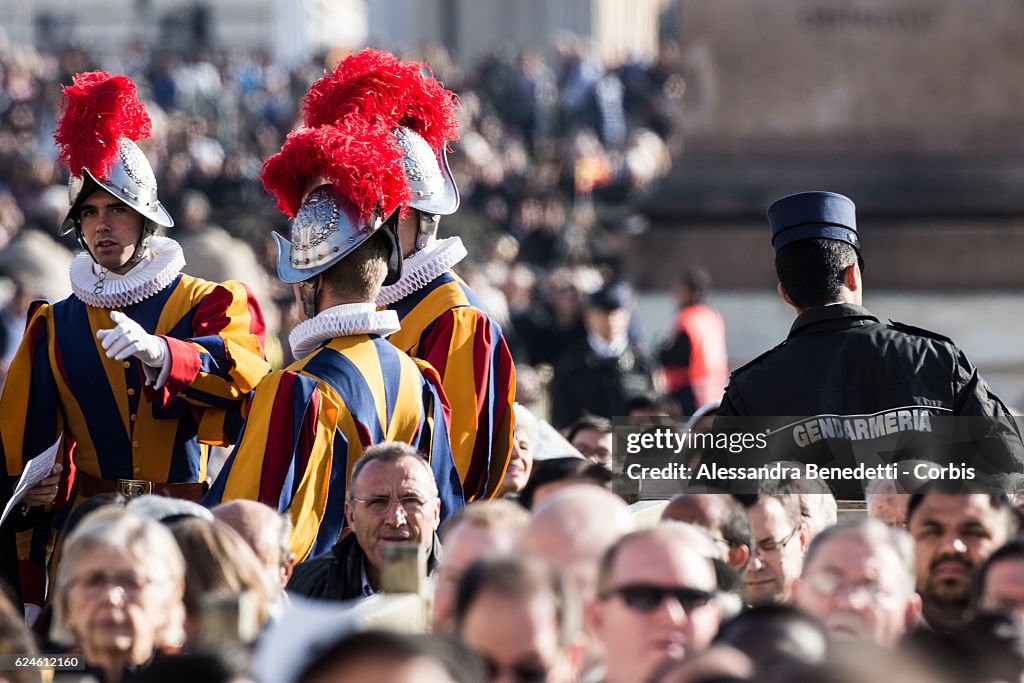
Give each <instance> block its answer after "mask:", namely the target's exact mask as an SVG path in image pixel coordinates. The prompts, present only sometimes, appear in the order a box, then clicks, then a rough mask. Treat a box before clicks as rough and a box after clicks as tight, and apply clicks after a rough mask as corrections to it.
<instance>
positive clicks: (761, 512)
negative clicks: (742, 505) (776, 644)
mask: <svg viewBox="0 0 1024 683" xmlns="http://www.w3.org/2000/svg"><path fill="white" fill-rule="evenodd" d="M747 515H748V516H749V517H750V525H751V526H752V527H753V529H754V543H755V546H754V548H755V549H754V556H753V558H752V559H751V561H750V564H749V565H747V572H746V573H745V574H744V575H743V581H744V583H746V585H747V598H748V599H749V600H750V603H751V604H753V605H758V604H765V603H775V602H788V601H789V599H790V597H791V593H792V588H793V582H794V581H796V579H797V577H799V576H800V572H801V570H802V569H803V565H804V553H805V552H806V551H807V544H808V538H807V528H806V526H804V524H803V521H802V519H801V517H800V497H799V495H798V494H796V493H780V494H775V495H762V496H760V497H759V498H758V499H757V501H756V502H755V503H754V504H753V505H751V506H750V507H749V508H747Z"/></svg>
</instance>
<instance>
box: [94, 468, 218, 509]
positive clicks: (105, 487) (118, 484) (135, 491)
mask: <svg viewBox="0 0 1024 683" xmlns="http://www.w3.org/2000/svg"><path fill="white" fill-rule="evenodd" d="M75 488H76V489H77V490H78V493H79V495H82V496H85V497H87V498H88V497H90V496H98V495H100V494H103V493H120V494H122V495H124V496H126V497H128V498H135V497H136V496H142V495H145V494H147V493H155V494H156V495H158V496H166V497H168V498H181V499H183V500H191V501H192V502H194V503H198V502H199V501H200V500H202V498H203V496H204V495H205V494H206V491H207V489H209V488H210V487H209V485H208V484H207V483H206V482H197V483H193V484H160V483H156V482H152V481H147V480H145V479H114V480H111V479H100V478H99V477H94V476H92V475H91V474H88V473H87V472H83V471H81V470H78V471H77V472H75Z"/></svg>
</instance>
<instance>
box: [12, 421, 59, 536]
mask: <svg viewBox="0 0 1024 683" xmlns="http://www.w3.org/2000/svg"><path fill="white" fill-rule="evenodd" d="M62 437H63V435H61V436H58V437H57V443H55V444H53V445H52V446H50V447H49V448H47V449H46V450H45V451H43V452H42V453H40V454H39V455H37V456H36V457H34V458H32V459H31V460H29V461H28V462H27V463H26V464H25V470H24V471H23V472H22V473H21V479H19V480H18V483H17V484H16V485H15V487H14V494H13V495H12V496H11V499H10V500H9V501H7V506H6V507H5V508H4V514H3V516H2V517H0V524H3V523H4V521H5V520H6V519H7V515H9V514H11V510H13V509H14V508H15V506H16V505H17V504H18V503H19V502H21V499H22V498H24V497H25V494H26V493H28V490H29V489H30V488H32V487H33V486H35V485H36V484H38V483H39V482H41V481H42V480H43V479H46V477H47V476H48V475H49V474H50V470H52V469H53V466H54V464H55V463H56V462H57V451H58V450H59V449H60V440H61V438H62Z"/></svg>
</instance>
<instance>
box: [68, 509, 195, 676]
mask: <svg viewBox="0 0 1024 683" xmlns="http://www.w3.org/2000/svg"><path fill="white" fill-rule="evenodd" d="M184 592H185V561H184V559H183V558H182V554H181V551H179V550H178V546H177V544H176V543H175V542H174V537H173V536H172V535H171V533H170V532H169V531H168V530H167V529H166V528H165V527H163V526H162V525H160V524H159V523H157V522H154V521H151V520H148V519H143V518H141V517H137V516H135V515H132V514H130V513H128V512H125V511H124V510H123V509H116V508H110V509H102V510H98V511H97V512H95V513H92V514H90V515H88V516H87V517H86V518H85V519H84V520H82V522H81V524H80V525H79V526H78V527H77V528H76V529H75V531H74V532H73V533H72V534H71V535H70V536H68V537H67V539H66V540H65V541H64V546H63V549H62V551H61V559H60V563H59V564H58V566H57V575H56V580H55V582H54V591H53V595H54V599H53V609H54V623H53V627H52V632H51V636H52V638H53V640H55V641H56V642H59V643H62V644H66V645H70V646H72V647H74V648H75V649H76V650H78V651H80V652H81V654H82V656H83V657H84V659H85V664H86V667H87V669H88V670H89V671H90V672H92V673H93V674H94V675H95V676H96V677H98V678H99V679H100V680H101V681H103V683H121V681H122V680H124V679H125V678H127V677H129V676H130V675H131V674H133V673H134V672H136V671H138V670H139V669H140V668H142V667H145V666H146V665H147V664H148V663H149V662H150V661H151V660H152V658H153V657H154V655H156V654H157V653H161V652H173V651H176V650H177V649H179V648H180V647H181V645H182V644H183V642H184V640H185V630H184V625H185V605H184V602H183V596H184Z"/></svg>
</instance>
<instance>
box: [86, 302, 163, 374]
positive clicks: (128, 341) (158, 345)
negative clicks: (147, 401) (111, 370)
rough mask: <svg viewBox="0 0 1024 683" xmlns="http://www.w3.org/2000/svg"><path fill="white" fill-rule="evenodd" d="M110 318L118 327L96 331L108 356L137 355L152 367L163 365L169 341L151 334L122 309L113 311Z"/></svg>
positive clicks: (119, 357) (118, 358) (121, 357)
mask: <svg viewBox="0 0 1024 683" xmlns="http://www.w3.org/2000/svg"><path fill="white" fill-rule="evenodd" d="M110 319H111V320H113V321H114V322H115V323H116V324H117V327H115V328H114V329H112V330H100V331H99V332H97V333H96V337H97V338H99V340H100V341H101V342H102V343H103V348H104V349H105V350H106V352H107V358H113V359H114V360H124V359H125V358H128V357H129V356H135V357H136V358H138V359H139V360H140V361H142V362H143V363H144V364H146V365H148V366H150V367H154V368H159V367H161V366H163V364H164V360H165V359H166V358H167V343H166V342H165V341H164V340H163V339H161V338H160V337H157V336H155V335H152V334H149V333H148V332H146V331H145V330H144V329H142V326H141V325H139V324H138V323H137V322H135V321H134V320H132V319H131V318H129V317H128V316H126V315H125V314H124V313H122V312H121V311H111V312H110Z"/></svg>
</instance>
